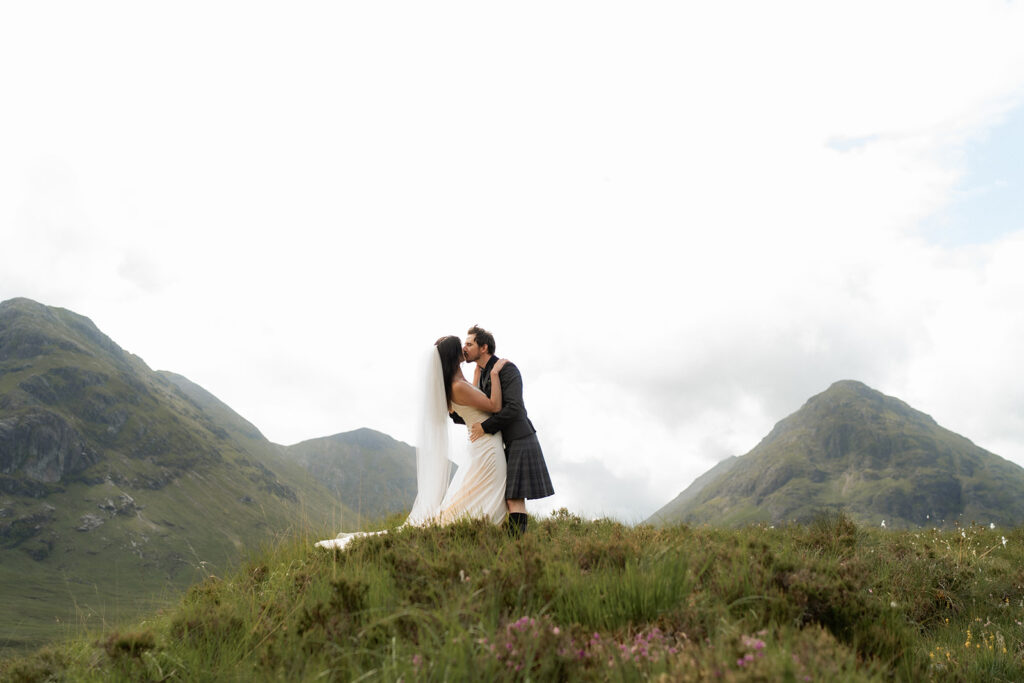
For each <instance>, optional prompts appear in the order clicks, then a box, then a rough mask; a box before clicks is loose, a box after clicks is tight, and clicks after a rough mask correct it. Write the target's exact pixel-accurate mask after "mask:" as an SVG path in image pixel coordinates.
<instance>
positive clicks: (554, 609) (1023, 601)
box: [0, 511, 1024, 681]
mask: <svg viewBox="0 0 1024 683" xmlns="http://www.w3.org/2000/svg"><path fill="white" fill-rule="evenodd" d="M382 526H383V524H382ZM1003 539H1006V540H1005V542H1004V540H1003ZM1021 566H1024V534H1022V533H1021V532H1020V531H1019V530H1013V531H1006V530H1004V531H1002V532H997V531H995V530H993V529H988V528H983V527H977V526H971V527H967V528H963V529H956V530H953V531H937V530H919V531H900V532H891V531H890V532H886V531H884V530H880V529H874V528H871V529H864V528H861V527H858V526H856V525H855V524H853V523H852V522H851V521H850V520H849V519H848V518H846V517H844V516H842V515H829V516H826V517H822V518H819V519H817V520H815V521H813V522H811V523H809V524H807V525H792V526H787V527H784V528H778V529H774V528H771V527H768V526H764V525H759V526H750V527H747V528H744V529H739V530H724V529H714V528H707V527H688V526H679V527H669V528H664V529H655V528H652V527H648V526H638V527H632V528H630V527H626V526H623V525H621V524H618V523H615V522H612V521H609V520H598V521H585V520H582V519H580V518H579V517H577V516H575V515H572V514H570V513H568V512H566V511H560V512H559V513H557V514H555V515H553V516H552V517H550V518H548V519H544V520H536V521H535V522H534V523H532V524H531V526H530V530H529V532H528V533H527V534H526V535H525V536H524V537H522V538H520V539H512V538H510V537H509V535H508V533H507V532H506V531H505V530H504V529H503V528H501V527H496V526H493V525H490V524H487V523H483V522H479V521H470V520H467V521H462V522H459V523H456V524H453V525H450V526H445V527H431V528H425V529H419V528H399V529H392V530H391V531H389V532H388V533H387V534H382V535H377V536H371V537H366V538H360V539H357V540H355V541H354V542H353V543H352V544H351V545H350V546H349V547H348V548H347V549H346V550H345V551H342V552H335V551H323V550H320V549H316V548H313V547H312V546H311V544H310V543H309V542H308V539H305V538H293V539H285V540H282V541H281V542H280V543H279V544H278V545H277V546H276V547H273V548H269V549H266V550H265V551H261V552H260V553H259V554H258V555H256V556H254V557H252V558H250V559H249V561H248V562H246V563H245V564H243V565H241V566H240V567H238V569H237V570H236V571H234V572H233V573H230V574H226V575H225V577H224V578H223V579H220V578H217V577H214V576H210V577H208V578H206V579H205V580H204V581H203V582H201V583H199V584H197V585H195V586H193V587H192V588H191V589H190V590H189V592H188V593H187V594H186V595H185V597H184V598H183V599H182V600H181V602H180V604H179V605H178V607H177V608H175V609H172V610H169V611H167V612H166V613H163V614H158V615H156V616H155V617H153V618H150V619H148V620H147V621H145V622H144V623H142V624H140V625H139V626H138V627H135V628H126V629H121V630H119V631H115V632H111V633H110V634H108V635H107V636H106V637H104V638H101V639H99V640H96V639H95V638H94V639H92V640H90V641H86V640H83V639H78V640H72V641H68V642H67V643H65V644H64V645H61V646H59V647H51V648H47V649H45V650H41V651H39V652H37V653H35V654H32V655H29V656H26V657H21V658H15V659H11V660H8V661H5V662H2V663H0V678H2V679H4V680H7V679H10V680H17V681H32V680H85V681H92V680H95V681H99V680H104V681H105V680H123V681H133V680H168V681H170V680H180V681H191V680H229V681H233V680H255V681H271V680H281V679H286V680H309V681H314V680H317V681H319V680H360V679H361V680H406V681H417V680H418V681H434V680H438V681H441V680H496V681H503V680H509V681H512V680H582V681H605V680H616V681H618V680H624V681H634V680H635V681H640V680H661V681H669V680H671V681H699V680H707V679H716V680H724V681H736V680H791V681H804V680H829V681H880V680H892V679H894V678H895V679H897V680H940V681H942V680H949V681H962V680H1022V679H1024V639H1022V637H1024V633H1022V631H1021V627H1020V624H1021V623H1024V572H1022V571H1021V570H1020V567H1021Z"/></svg>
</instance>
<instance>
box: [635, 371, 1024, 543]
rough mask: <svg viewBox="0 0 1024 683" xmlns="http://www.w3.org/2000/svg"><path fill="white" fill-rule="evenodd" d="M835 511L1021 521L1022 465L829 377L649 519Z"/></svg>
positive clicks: (900, 518) (789, 516)
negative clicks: (753, 442) (748, 446)
mask: <svg viewBox="0 0 1024 683" xmlns="http://www.w3.org/2000/svg"><path fill="white" fill-rule="evenodd" d="M837 510H843V511H845V512H846V514H847V515H848V516H850V517H851V518H853V519H854V520H857V521H859V522H863V523H866V524H872V525H879V524H880V523H881V522H882V521H883V520H884V521H885V523H886V526H888V527H903V528H917V527H921V526H943V525H951V524H953V523H955V522H959V523H962V524H968V523H970V522H972V521H976V522H979V523H985V524H988V523H990V522H993V523H996V524H998V525H1000V526H1011V525H1017V524H1021V523H1024V468H1021V467H1020V466H1018V465H1016V464H1014V463H1011V462H1009V461H1007V460H1005V459H1003V458H1001V457H999V456H998V455H994V454H992V453H990V452H988V451H986V450H984V449H983V448H979V447H978V446H976V445H974V444H973V443H971V442H970V441H969V440H967V439H965V438H964V437H962V436H960V435H958V434H955V433H953V432H951V431H949V430H948V429H944V428H943V427H941V426H939V425H938V424H937V423H936V422H935V420H933V419H932V418H931V417H929V416H928V415H926V414H924V413H922V412H920V411H917V410H914V409H913V408H911V407H910V406H909V405H907V404H906V403H904V402H903V401H900V400H899V399H897V398H893V397H891V396H885V395H884V394H882V393H880V392H878V391H876V390H874V389H872V388H870V387H868V386H866V385H864V384H862V383H860V382H855V381H850V380H845V381H840V382H836V383H835V384H833V385H832V386H831V387H829V388H828V389H827V390H826V391H824V392H822V393H821V394H818V395H817V396H814V397H812V398H811V399H809V400H808V401H807V403H805V404H804V406H803V407H802V408H800V410H798V411H797V412H795V413H793V414H792V415H790V416H789V417H787V418H785V419H784V420H782V421H781V422H779V423H778V424H777V425H775V428H774V429H772V431H771V432H770V433H769V434H768V435H767V436H766V437H765V438H764V439H763V440H762V441H761V443H759V444H758V445H757V446H756V447H755V448H754V449H753V450H751V451H750V452H749V453H747V454H746V455H743V456H739V457H734V458H730V459H728V460H725V461H722V462H721V463H719V464H718V465H716V466H715V467H714V468H712V469H711V470H709V471H708V472H706V473H705V474H704V475H702V476H701V477H699V478H698V479H697V480H696V481H694V482H693V484H692V485H691V486H690V487H688V488H687V489H686V490H684V491H683V492H682V493H680V494H679V496H677V497H676V498H675V499H674V500H672V501H671V502H670V503H668V504H667V505H665V506H664V507H663V508H661V509H660V510H658V512H656V513H655V514H654V515H652V516H651V518H650V519H649V520H648V522H650V523H653V524H669V523H678V522H686V523H692V524H715V525H722V526H738V525H742V524H747V523H751V522H772V523H779V522H789V521H800V522H803V521H808V520H810V519H812V518H813V517H816V516H818V515H820V514H821V513H823V512H829V511H837Z"/></svg>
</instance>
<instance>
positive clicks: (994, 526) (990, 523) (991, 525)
mask: <svg viewBox="0 0 1024 683" xmlns="http://www.w3.org/2000/svg"><path fill="white" fill-rule="evenodd" d="M988 528H989V529H995V528H996V523H995V522H989V523H988Z"/></svg>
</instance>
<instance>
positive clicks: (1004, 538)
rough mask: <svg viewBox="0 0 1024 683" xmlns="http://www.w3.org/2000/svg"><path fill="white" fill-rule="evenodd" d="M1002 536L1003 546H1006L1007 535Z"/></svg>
mask: <svg viewBox="0 0 1024 683" xmlns="http://www.w3.org/2000/svg"><path fill="white" fill-rule="evenodd" d="M1000 538H1002V539H1003V547H1004V548H1005V547H1006V536H1001V537H1000Z"/></svg>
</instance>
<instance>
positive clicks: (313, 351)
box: [0, 2, 1024, 519]
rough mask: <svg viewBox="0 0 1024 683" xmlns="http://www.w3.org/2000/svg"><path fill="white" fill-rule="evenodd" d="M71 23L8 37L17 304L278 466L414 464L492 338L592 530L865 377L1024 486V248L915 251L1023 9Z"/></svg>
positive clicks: (659, 500)
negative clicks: (453, 341)
mask: <svg viewBox="0 0 1024 683" xmlns="http://www.w3.org/2000/svg"><path fill="white" fill-rule="evenodd" d="M47 7H50V8H51V11H43V9H41V8H37V7H33V6H32V5H18V6H5V7H4V8H3V9H2V10H0V89H2V90H3V91H4V92H5V93H7V94H8V97H7V98H6V99H8V100H9V101H11V102H14V103H16V105H15V106H10V107H4V109H3V111H2V112H0V187H3V188H7V189H6V190H5V191H3V192H0V243H2V245H3V248H2V250H0V298H8V297H11V296H29V297H32V298H35V299H38V300H40V301H42V302H44V303H48V304H52V305H60V306H65V307H68V308H71V309H73V310H76V311H78V312H80V313H83V314H85V315H89V316H90V317H92V318H93V319H94V320H95V322H96V323H97V324H98V325H99V326H100V327H101V328H102V329H103V330H104V331H105V332H107V333H108V334H110V335H111V336H112V337H113V338H114V339H115V340H116V341H118V343H120V344H121V345H122V346H124V347H126V348H127V349H129V350H130V351H132V352H134V353H137V354H139V355H140V356H142V357H143V358H144V359H145V360H146V361H147V362H148V363H149V364H150V365H151V366H153V367H157V368H165V369H170V370H174V371H176V372H181V373H182V374H185V375H187V376H189V377H190V378H191V379H193V380H194V381H197V382H198V383H200V384H202V385H203V386H204V387H206V388H207V389H209V390H210V391H212V392H213V393H215V394H216V395H218V396H219V397H220V398H222V399H223V400H225V401H226V402H227V403H228V404H229V405H231V406H232V407H234V408H235V409H236V410H238V411H239V412H240V413H242V414H243V415H244V416H245V417H246V418H248V419H250V420H251V421H252V422H254V423H255V424H256V425H257V426H259V427H260V429H261V430H263V431H264V433H266V434H267V435H268V436H269V437H270V438H271V439H274V440H275V441H278V442H282V443H294V442H297V441H300V440H302V439H306V438H311V437H315V436H321V435H324V434H329V433H334V432H337V431H342V430H346V429H353V428H357V427H360V426H369V427H373V428H376V429H381V430H383V431H386V432H389V433H391V434H393V435H395V436H396V437H398V438H402V439H404V440H407V441H408V440H411V438H412V437H411V433H412V414H411V406H410V402H409V399H408V398H407V394H406V393H404V392H405V390H404V388H403V387H405V386H406V385H407V382H409V381H410V379H411V374H410V373H414V372H415V367H414V366H415V363H414V360H415V359H416V358H417V357H418V356H417V351H416V349H418V348H420V347H421V346H422V345H424V344H429V343H431V342H432V341H433V340H434V339H435V338H436V337H438V336H440V335H442V334H447V333H457V334H462V333H464V331H465V329H466V328H467V327H468V326H469V325H470V324H472V323H474V322H479V323H481V324H483V325H485V326H489V327H491V328H492V329H493V330H494V331H495V333H496V334H497V336H498V341H499V353H502V354H505V353H507V354H508V355H509V356H511V357H513V358H514V359H515V360H516V362H517V364H518V365H519V366H520V367H521V369H522V370H523V372H524V376H525V378H526V386H527V401H528V406H529V408H530V412H531V416H532V417H533V418H534V421H535V423H536V424H537V425H538V427H539V428H540V430H541V439H542V443H543V444H544V446H545V449H546V451H547V453H548V457H549V459H550V460H551V462H552V469H553V471H557V472H558V473H560V475H561V476H562V479H561V480H556V482H555V484H556V488H557V489H558V491H559V495H558V497H557V499H556V500H555V503H558V504H562V503H560V502H559V501H567V502H569V503H571V504H572V506H574V507H575V506H579V508H578V509H580V510H587V511H588V513H590V512H591V511H592V512H593V514H600V513H601V512H602V511H614V514H617V515H620V516H623V517H625V518H630V519H634V518H639V517H643V516H646V515H647V514H649V513H650V512H653V510H654V509H656V508H657V507H658V506H659V505H661V504H663V503H664V502H667V501H668V500H669V499H671V498H672V496H674V495H675V494H676V493H677V492H678V491H679V490H681V489H682V488H684V487H685V486H686V485H687V484H688V483H689V481H690V480H692V479H693V478H694V477H695V476H697V475H698V474H700V473H701V472H703V471H704V470H706V469H707V468H708V467H709V466H710V465H711V464H712V463H713V462H714V461H715V460H716V459H718V458H720V457H724V456H725V455H729V454H738V453H742V452H745V451H746V450H749V448H751V447H753V445H755V444H756V442H757V440H759V439H760V437H761V436H763V435H764V434H765V433H766V432H767V431H768V430H769V429H770V427H771V425H772V424H773V423H774V422H775V421H777V420H778V419H781V418H782V417H784V416H785V415H786V414H788V413H790V412H792V411H793V410H796V409H797V408H798V407H799V406H800V405H801V404H802V403H803V401H804V400H806V398H808V397H809V396H810V395H811V394H813V393H816V392H818V391H821V390H824V389H825V388H826V387H827V386H828V385H829V384H830V383H831V382H832V381H835V380H837V379H843V378H853V379H860V380H862V381H865V382H867V383H868V384H871V385H872V386H875V387H876V388H878V389H880V390H882V391H885V392H886V393H890V394H894V395H897V396H899V397H901V398H904V399H905V400H907V401H908V402H910V403H911V404H912V405H915V406H916V407H919V408H921V409H924V410H926V411H931V412H933V415H934V416H935V417H936V419H938V420H939V422H940V423H942V424H946V425H947V426H949V427H951V428H953V429H956V430H957V431H961V432H962V433H964V434H965V435H966V436H968V437H971V438H974V439H975V440H976V441H978V442H979V443H981V444H982V445H984V446H986V447H988V448H990V449H991V450H995V451H996V452H999V453H1001V454H1003V455H1005V456H1007V457H1011V458H1015V459H1017V460H1019V461H1021V462H1024V450H1022V448H1021V445H1020V444H1021V443H1024V424H1022V423H1021V422H1020V421H1019V420H1016V419H1015V418H1013V417H1012V416H1013V415H1014V414H1015V410H1014V408H1013V406H1016V405H1019V403H1020V402H1019V398H1020V391H1019V390H1018V389H1016V388H1015V386H1014V385H1013V382H1012V378H1013V377H1014V376H1017V375H1019V370H1020V368H1019V367H1018V361H1017V360H1016V354H1015V353H1014V352H1013V348H1012V343H1013V340H1015V339H1018V338H1020V335H1019V334H1015V333H1019V332H1020V331H1021V329H1020V328H1021V326H1022V325H1024V319H1022V316H1021V313H1019V312H1018V311H1017V309H1016V307H1015V305H1014V304H1015V302H1016V301H1019V300H1020V297H1019V294H1020V289H1021V282H1020V279H1019V276H1018V275H1016V273H1018V272H1021V269H1020V268H1019V267H1018V265H1019V264H1020V262H1021V256H1022V254H1021V248H1020V235H1021V233H1020V232H1018V233H1014V234H1010V235H1005V236H1003V237H1002V238H1001V239H1000V240H998V241H994V242H991V243H989V244H986V245H983V246H981V247H973V248H945V249H943V248H939V247H937V246H935V245H930V244H928V243H927V242H926V241H925V237H926V235H925V234H924V233H923V232H921V230H920V224H921V221H922V220H923V219H925V218H928V217H934V216H935V215H941V212H942V211H943V210H945V209H947V208H948V207H950V206H951V204H952V203H953V202H955V200H956V197H957V192H958V191H959V190H960V189H961V188H960V185H959V184H960V183H961V182H962V180H963V173H964V169H965V166H966V157H965V155H966V154H967V153H968V152H969V145H968V143H969V142H970V141H972V140H976V139H979V138H982V137H984V136H985V135H986V134H988V133H989V132H990V131H991V130H992V129H993V128H994V127H995V126H996V125H997V124H998V123H999V122H1000V121H1001V120H1002V119H1003V118H1005V117H1007V116H1020V113H1019V109H1016V107H1019V106H1020V96H1021V93H1022V86H1024V46H1022V45H1021V41H1020V40H1019V39H1018V37H1019V36H1020V35H1022V29H1024V10H1022V8H1021V7H1020V6H1019V5H1015V4H1007V3H996V2H965V3H955V2H948V3H934V2H927V3H901V4H899V5H893V4H892V3H861V4H858V5H857V6H856V7H849V8H842V7H836V6H834V5H830V4H829V5H826V4H822V3H784V4H781V5H780V4H778V3H776V4H772V5H765V4H763V3H748V4H745V5H739V6H736V5H729V6H716V5H711V6H704V7H696V6H692V5H686V6H680V5H678V4H675V3H666V4H649V5H644V6H629V7H627V6H625V5H621V6H619V5H613V4H607V3H579V4H573V3H569V4H558V5H551V4H550V3H545V4H529V3H527V4H519V5H517V6H516V7H515V8H496V7H482V6H479V5H477V4H465V3H464V4H445V5H436V4H435V5H431V6H430V7H426V6H423V5H416V4H407V5H404V6H403V5H401V4H400V5H388V6H386V7H385V6H365V7H358V8H357V7H353V6H326V5H324V6H305V7H303V8H297V7H288V8H285V6H284V5H274V4H264V5H252V4H231V3H217V4H214V5H210V4H208V3H207V4H203V5H198V4H188V3H179V4H176V5H174V7H168V8H162V9H160V8H152V7H144V6H139V5H137V4H134V3H92V4H90V6H89V7H88V8H86V7H82V6H79V5H76V4H73V3H67V4H64V5H61V6H51V5H48V6H47ZM978 220H984V218H983V217H979V218H978ZM410 359H412V361H413V362H410ZM967 396H969V397H970V398H969V399H968V398H966V397H967ZM586 468H590V470H592V472H593V475H592V478H591V479H590V480H585V478H584V477H583V476H581V475H580V474H579V473H580V472H581V471H582V470H583V469H586ZM616 482H617V484H616ZM624 492H629V493H628V495H627V494H626V493H624ZM627 499H628V500H633V499H635V500H636V503H635V504H633V505H632V506H631V504H630V503H629V502H628V500H627ZM548 504H551V501H546V502H545V503H544V504H543V505H540V504H539V505H538V508H539V509H540V508H543V507H544V505H548Z"/></svg>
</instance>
